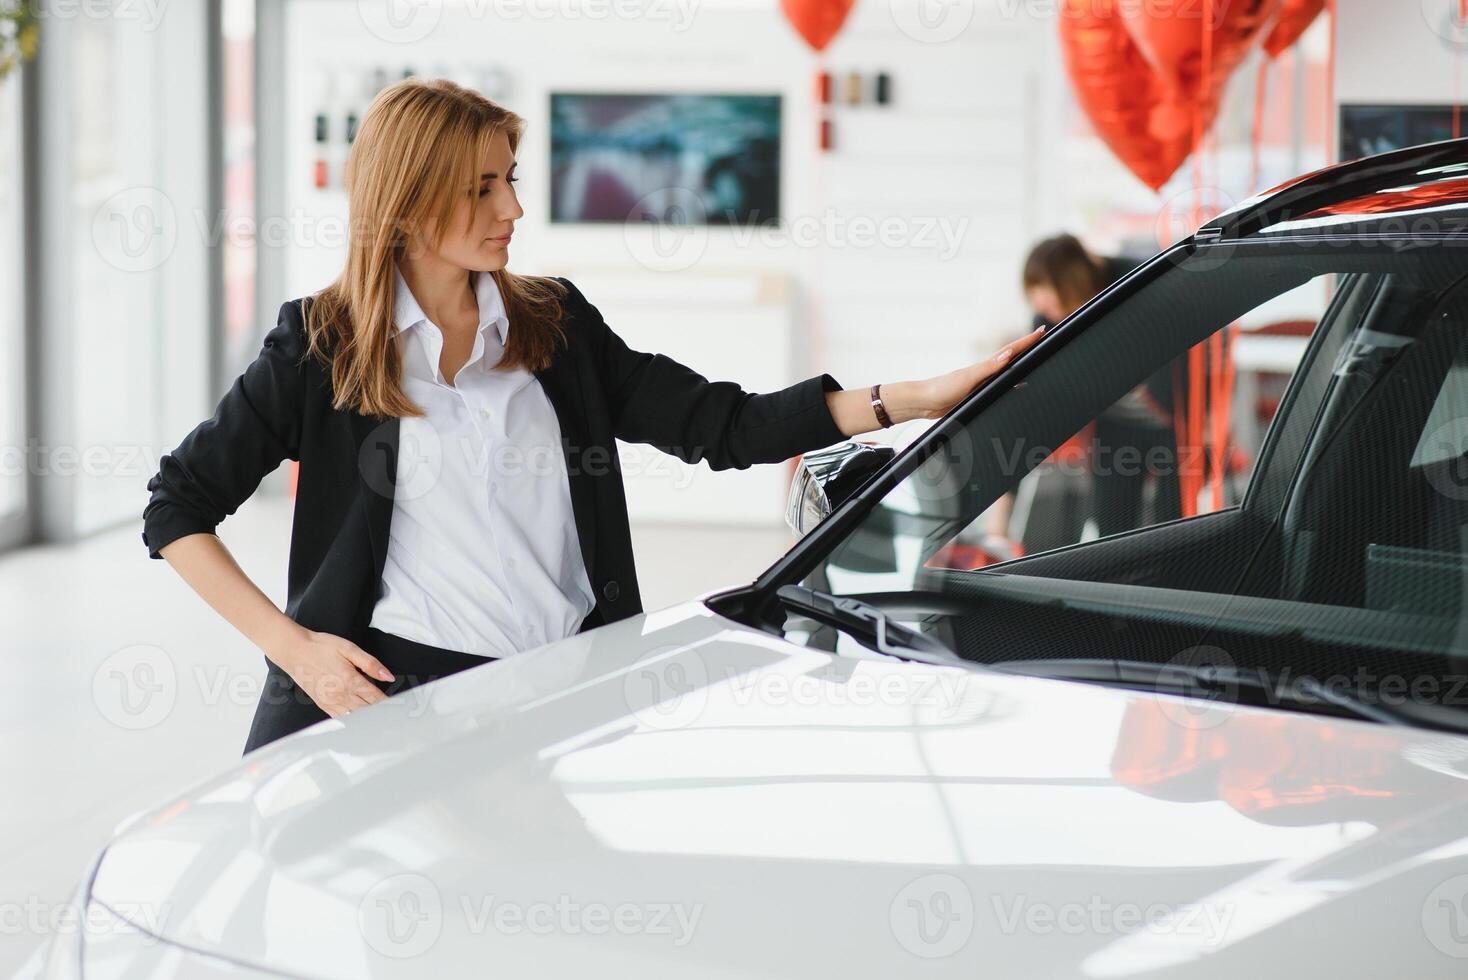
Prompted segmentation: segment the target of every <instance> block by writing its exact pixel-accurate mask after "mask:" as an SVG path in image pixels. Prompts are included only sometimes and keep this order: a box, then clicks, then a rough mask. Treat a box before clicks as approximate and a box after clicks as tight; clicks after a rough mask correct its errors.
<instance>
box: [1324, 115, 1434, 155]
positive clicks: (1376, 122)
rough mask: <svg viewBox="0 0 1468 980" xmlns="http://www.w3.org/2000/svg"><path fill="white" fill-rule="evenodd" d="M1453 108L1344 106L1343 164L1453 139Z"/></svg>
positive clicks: (1342, 120)
mask: <svg viewBox="0 0 1468 980" xmlns="http://www.w3.org/2000/svg"><path fill="white" fill-rule="evenodd" d="M1453 128H1454V127H1453V107H1452V106H1451V105H1343V106H1341V125H1340V134H1341V145H1340V153H1341V161H1342V162H1344V161H1346V160H1358V159H1360V158H1361V157H1368V156H1372V155H1374V154H1377V153H1387V152H1389V151H1391V150H1400V149H1402V148H1403V147H1406V146H1419V145H1421V144H1423V143H1437V142H1440V141H1442V140H1450V139H1452V138H1453Z"/></svg>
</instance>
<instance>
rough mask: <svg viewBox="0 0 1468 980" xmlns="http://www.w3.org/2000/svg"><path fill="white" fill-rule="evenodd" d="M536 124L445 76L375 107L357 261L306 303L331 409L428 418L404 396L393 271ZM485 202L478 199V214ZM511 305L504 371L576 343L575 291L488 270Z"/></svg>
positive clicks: (354, 176)
mask: <svg viewBox="0 0 1468 980" xmlns="http://www.w3.org/2000/svg"><path fill="white" fill-rule="evenodd" d="M524 126H525V121H524V120H523V119H522V118H521V117H520V116H518V115H516V114H515V113H513V112H511V111H510V110H508V109H506V108H503V107H502V106H499V105H496V104H495V103H494V102H492V101H490V100H489V99H486V98H485V97H484V96H482V95H480V94H479V93H477V92H474V91H471V90H470V89H467V88H464V87H463V86H460V85H456V84H454V83H453V82H451V81H448V80H446V79H432V80H422V79H416V78H410V79H405V80H403V81H401V82H398V83H396V84H394V85H390V86H388V87H387V88H385V89H383V90H382V91H381V92H379V93H378V94H377V97H376V98H375V99H373V100H372V104H371V106H369V107H368V109H367V114H366V116H365V117H364V118H363V120H362V126H361V129H360V130H359V131H358V133H357V137H356V140H355V141H354V142H353V143H352V150H351V154H350V155H349V157H348V159H347V166H346V174H345V182H346V189H347V199H348V244H347V262H346V267H345V268H344V269H343V270H342V273H341V275H340V276H338V277H337V279H336V281H335V282H333V283H332V284H331V285H329V286H327V287H326V288H325V289H322V290H321V291H320V292H318V293H316V294H314V295H313V296H312V297H311V298H310V300H309V301H308V302H307V303H306V304H305V305H306V310H305V320H306V332H307V336H308V339H309V342H310V351H311V353H312V354H313V355H314V356H316V357H317V358H318V359H319V360H320V361H321V362H322V364H323V365H326V366H327V367H328V369H329V370H330V373H331V383H332V392H333V395H332V405H333V407H335V408H338V409H345V408H351V409H354V410H356V411H357V412H359V413H361V414H363V415H372V416H375V417H378V418H384V417H399V418H401V417H403V416H407V415H422V414H424V413H423V410H422V409H421V408H420V407H419V406H418V405H417V404H415V403H414V402H413V401H412V400H411V399H410V398H408V396H407V395H406V394H405V393H404V391H403V388H402V385H401V382H400V378H401V370H402V365H401V364H400V363H399V361H400V357H399V353H398V346H397V344H396V343H394V342H393V334H394V332H395V328H394V325H393V307H394V299H395V290H396V272H395V265H394V263H395V262H396V261H397V258H398V256H399V254H400V253H401V252H402V250H403V249H404V248H405V247H406V246H407V244H408V243H409V242H410V241H411V239H412V236H413V235H414V234H415V233H417V232H418V231H419V230H420V229H422V228H423V227H424V224H425V222H427V221H429V220H431V219H434V218H436V219H438V226H437V229H436V235H435V236H434V237H435V241H434V244H435V245H436V244H437V243H438V242H441V241H442V240H443V236H444V234H445V233H446V232H447V230H448V223H449V215H450V213H451V212H452V210H453V207H454V203H455V199H456V197H457V195H458V194H459V193H460V191H461V189H462V188H465V187H478V186H479V175H478V171H479V161H480V160H481V159H483V156H484V154H485V153H486V152H487V151H488V148H489V146H490V143H491V141H492V140H493V139H494V137H495V134H496V133H497V132H499V131H500V130H503V131H504V132H505V134H506V136H507V137H508V139H509V142H510V149H511V151H514V150H516V149H518V147H519V145H520V137H521V134H522V132H523V131H524ZM478 205H479V197H478V195H477V194H471V195H470V208H471V215H472V213H473V211H474V210H477V208H478ZM488 275H491V276H493V277H494V279H495V283H496V285H498V286H499V289H500V294H501V295H502V296H503V297H504V301H505V316H506V318H507V319H508V320H509V321H510V323H512V324H513V325H514V328H513V329H512V330H510V331H509V339H508V342H507V343H506V345H505V353H504V357H503V358H502V360H501V361H500V365H501V366H503V367H523V368H526V369H527V370H538V369H540V368H543V367H545V366H546V365H548V364H549V363H550V361H551V358H552V357H553V356H554V354H555V352H556V349H557V347H558V346H559V345H560V344H561V343H562V341H563V340H564V338H565V326H564V323H563V321H562V316H563V309H562V305H561V301H562V300H563V299H564V298H565V295H566V289H565V287H564V286H563V285H562V284H561V283H559V282H557V281H556V280H554V279H550V278H547V277H543V276H521V275H516V274H514V273H511V272H510V271H508V270H507V269H499V270H496V271H494V272H490V273H488Z"/></svg>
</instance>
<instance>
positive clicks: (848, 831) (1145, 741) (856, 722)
mask: <svg viewBox="0 0 1468 980" xmlns="http://www.w3.org/2000/svg"><path fill="white" fill-rule="evenodd" d="M1460 876H1462V877H1460ZM93 896H94V897H95V898H96V899H98V900H100V901H101V902H103V903H105V904H106V905H107V906H109V907H110V908H112V909H114V910H116V911H118V912H119V913H120V914H123V915H126V916H128V917H129V918H130V919H132V920H133V921H135V922H137V923H138V924H139V925H141V926H144V927H145V928H148V929H149V930H151V931H152V932H154V933H156V934H158V935H159V936H161V937H163V938H165V939H167V940H169V941H171V942H174V943H179V944H184V945H187V946H191V947H194V948H196V949H199V950H207V951H213V952H218V953H222V954H224V955H227V956H229V957H231V958H233V959H234V960H236V961H237V962H242V963H250V964H254V965H257V966H264V967H268V968H273V969H276V970H281V971H284V972H287V973H290V974H298V975H303V976H320V977H360V976H369V975H370V976H373V977H399V976H401V977H412V978H421V977H432V976H444V977H447V976H458V975H462V974H464V973H466V972H468V971H469V970H470V969H472V970H473V972H474V973H475V974H476V975H498V976H510V977H515V976H527V975H532V974H533V975H535V976H540V977H554V978H559V977H585V976H617V977H620V976H638V977H678V978H680V980H682V978H686V977H689V976H714V977H756V976H758V977H771V976H788V977H801V978H806V977H813V976H843V977H853V976H871V977H895V976H916V975H924V976H927V975H933V976H953V977H965V978H969V980H972V978H975V977H981V976H1024V977H1060V976H1085V977H1107V976H1134V975H1146V976H1188V977H1202V976H1219V977H1224V976H1227V977H1238V976H1247V975H1249V974H1250V972H1251V971H1257V970H1260V969H1263V970H1266V971H1267V973H1268V974H1269V975H1287V974H1292V973H1296V972H1298V973H1299V974H1300V975H1312V976H1322V975H1330V976H1334V977H1343V976H1362V977H1367V976H1369V977H1382V976H1412V977H1426V976H1437V975H1443V976H1447V975H1460V974H1461V971H1462V970H1463V969H1464V968H1465V966H1468V963H1465V961H1464V960H1463V959H1460V958H1457V957H1459V956H1464V955H1468V739H1464V738H1459V737H1455V736H1451V735H1441V734H1436V733H1432V732H1427V731H1421V730H1413V729H1406V728H1388V727H1383V726H1373V725H1367V724H1364V723H1358V722H1353V721H1334V720H1330V719H1325V718H1321V717H1315V716H1308V715H1303V714H1292V713H1286V712H1280V711H1264V710H1253V709H1245V708H1234V709H1232V710H1229V709H1228V708H1227V707H1220V706H1212V707H1204V706H1203V705H1201V704H1200V703H1199V702H1192V701H1187V700H1184V699H1181V698H1173V697H1167V696H1154V695H1150V694H1141V693H1131V692H1125V691H1118V690H1112V689H1107V688H1102V687H1096V686H1090V685H1084V684H1074V683H1066V682H1060V681H1051V680H1041V679H1034V678H1022V677H1013V676H1004V675H996V674H992V673H988V672H982V671H973V672H970V671H965V670H961V669H953V668H942V667H929V666H924V665H918V664H906V663H900V662H895V661H888V660H877V659H853V658H848V657H833V656H831V655H829V654H825V653H821V652H818V651H813V650H809V649H806V648H803V647H799V646H795V645H793V644H788V643H786V642H784V641H783V640H781V639H779V638H778V637H773V636H769V635H766V634H764V633H760V632H758V631H755V630H752V629H748V628H746V627H743V626H740V625H738V624H735V623H733V622H730V621H729V620H726V619H723V618H722V617H719V616H717V615H715V614H713V613H712V612H710V611H709V610H708V609H707V608H705V607H704V606H703V605H701V604H699V603H687V604H684V605H679V606H675V607H672V608H670V609H667V610H663V611H662V612H659V613H653V614H648V615H643V616H638V617H635V618H633V619H629V620H625V621H622V622H619V623H616V624H614V625H612V626H608V627H604V628H602V629H599V630H595V631H592V632H589V633H584V634H579V635H577V636H575V637H572V638H570V639H568V640H565V641H563V642H560V643H557V644H554V645H551V646H549V647H545V648H542V649H540V650H538V651H535V652H532V653H528V654H523V655H520V656H517V657H513V658H509V659H506V660H504V661H499V662H497V663H494V664H491V665H486V666H484V667H481V668H476V669H474V670H470V671H467V672H464V673H461V674H457V675H454V676H453V677H450V678H447V679H445V680H443V681H440V682H437V683H434V684H430V685H427V686H425V687H423V688H420V689H417V690H415V691H409V692H404V693H403V694H401V695H398V696H396V697H393V698H390V699H388V700H387V701H385V702H382V703H380V704H378V705H375V706H373V707H372V708H370V709H363V710H361V711H359V712H356V713H354V714H352V715H351V716H350V717H349V718H346V719H340V720H330V721H326V722H323V723H321V724H319V725H317V726H314V727H313V728H311V729H309V730H307V731H306V732H303V733H301V734H299V735H297V736H293V737H291V738H288V739H284V740H282V741H280V742H277V743H274V744H272V745H270V746H267V747H266V748H264V749H262V750H260V751H258V752H256V753H253V754H252V755H250V756H248V757H246V759H245V760H243V762H242V763H241V764H240V765H239V767H238V768H236V769H235V770H233V771H231V772H229V773H227V774H226V775H224V776H221V777H219V778H217V779H214V780H212V781H210V782H209V783H207V784H205V785H202V786H200V787H198V788H197V789H196V790H194V791H193V792H191V793H188V794H186V795H185V796H184V797H182V798H180V799H179V800H177V801H175V802H173V803H171V804H169V805H167V806H165V807H163V808H160V809H159V810H157V811H155V812H153V813H150V814H146V815H144V816H142V817H140V818H138V819H136V820H134V821H132V822H131V823H130V824H129V825H128V826H127V827H126V828H125V829H124V830H123V831H122V832H121V833H120V834H119V836H118V837H117V839H116V840H114V841H113V843H112V844H111V845H110V846H109V848H108V849H107V851H106V853H105V855H104V857H103V859H102V862H101V865H100V868H99V870H98V873H97V877H96V880H95V883H94V889H93Z"/></svg>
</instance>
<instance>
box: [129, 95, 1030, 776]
mask: <svg viewBox="0 0 1468 980" xmlns="http://www.w3.org/2000/svg"><path fill="white" fill-rule="evenodd" d="M523 127H524V121H523V120H522V119H521V118H520V117H519V116H517V115H516V114H515V113H513V112H511V111H509V110H508V109H505V108H502V107H501V106H498V105H496V104H495V103H493V102H491V101H490V100H488V99H486V98H484V97H483V96H480V95H479V94H477V93H475V92H473V91H470V90H468V89H465V88H462V87H460V86H458V85H455V84H453V83H451V82H448V81H444V80H432V81H425V80H418V79H409V80H406V81H403V82H399V83H398V84H396V85H393V86H390V87H389V88H386V89H384V90H383V91H382V92H381V93H379V94H378V96H377V97H376V98H375V99H374V100H373V102H372V105H371V107H370V108H369V109H368V111H367V113H366V116H365V118H364V119H363V122H362V126H361V129H360V132H359V133H358V135H357V139H356V141H355V143H354V144H353V146H352V151H351V156H350V159H349V161H348V164H347V174H346V183H347V194H348V199H349V229H350V234H349V236H348V238H349V246H348V251H347V257H346V266H345V268H344V269H343V270H342V272H341V275H340V276H339V277H338V278H337V280H336V281H335V282H333V283H332V284H331V285H329V286H327V287H326V288H325V289H322V290H321V291H319V292H317V293H315V294H314V295H311V296H309V297H303V298H301V299H295V300H291V301H289V302H287V303H285V304H284V305H282V306H281V309H280V318H279V323H278V324H277V326H276V327H275V328H274V329H272V330H271V331H270V332H269V334H267V335H266V337H265V340H264V344H263V346H262V348H261V350H260V353H259V356H258V357H257V359H256V360H255V361H254V362H253V363H252V364H251V365H250V366H249V367H248V368H247V369H246V370H245V372H244V373H243V374H242V375H241V376H240V377H239V378H238V379H236V380H235V382H234V383H233V385H232V386H231V387H230V389H229V391H228V392H227V393H226V394H225V395H224V397H223V399H222V400H221V401H220V403H219V405H218V407H217V409H216V410H215V412H214V415H213V417H212V418H210V419H207V420H205V421H204V422H202V423H200V424H199V425H198V426H197V427H196V428H195V429H194V430H193V431H192V432H190V433H189V434H188V435H187V436H185V437H184V439H183V441H182V442H181V443H180V444H179V445H178V447H177V448H176V449H174V450H173V451H172V452H171V453H168V454H166V455H164V456H163V457H162V459H161V460H160V465H159V470H158V473H157V475H155V476H154V477H153V478H152V479H151V480H150V481H149V483H148V489H149V490H150V491H151V492H152V497H151V499H150V500H149V502H148V504H147V507H146V508H145V510H144V512H143V535H142V536H143V541H144V543H145V544H146V545H147V547H148V553H149V555H150V557H152V558H164V559H167V560H168V562H169V563H170V564H171V565H172V566H173V567H174V568H175V569H176V570H177V571H178V573H179V574H180V575H181V576H182V577H183V578H184V579H185V581H187V582H188V584H189V585H190V586H191V587H192V588H193V589H194V590H195V591H196V592H198V594H199V595H200V596H201V597H202V598H203V599H204V601H205V602H207V603H209V605H210V606H212V607H213V608H214V609H215V610H216V611H218V612H219V614H220V615H221V616H223V617H224V618H225V619H226V620H227V621H228V622H229V623H230V624H231V625H233V626H234V627H235V628H237V629H238V630H239V631H240V632H241V633H243V634H244V635H245V636H246V637H247V638H248V639H249V640H250V641H251V642H252V643H254V644H255V645H256V646H258V647H259V648H260V649H261V650H262V651H263V652H264V654H265V659H266V665H267V675H266V682H265V687H264V689H263V691H262V693H261V696H260V701H259V704H258V706H257V708H256V712H255V718H254V721H253V724H252V725H251V729H250V733H249V736H248V738H247V740H246V744H245V751H246V752H249V751H251V750H252V749H255V748H258V747H259V746H261V745H264V744H266V743H268V742H270V741H273V740H274V739H277V738H280V737H281V736H283V735H286V734H289V733H291V732H294V731H297V730H299V729H301V728H304V727H306V726H307V725H310V724H312V723H314V722H316V721H319V720H322V719H324V718H327V717H338V716H341V715H344V714H347V713H348V712H351V711H354V710H356V709H357V708H360V707H362V706H363V705H367V704H372V703H373V702H375V701H380V700H382V699H383V698H384V697H387V696H388V695H390V694H393V693H396V692H397V691H399V690H403V689H405V688H408V687H412V686H414V685H417V684H421V683H424V682H426V681H429V680H432V679H434V678H437V677H441V676H444V675H446V674H451V673H454V672H456V671H459V670H463V669H465V668H467V667H470V666H474V665H476V664H480V663H485V662H487V661H489V660H492V659H495V658H499V657H505V656H510V655H512V654H515V653H517V652H519V651H522V650H526V649H529V648H532V647H538V646H541V645H543V644H546V643H551V642H554V641H556V640H559V639H562V638H564V637H567V636H570V635H572V634H574V633H577V632H580V631H581V630H585V629H589V628H591V627H593V626H597V625H601V624H604V623H610V622H613V621H615V620H619V619H624V618H626V617H628V616H632V615H634V614H636V613H638V612H640V611H641V599H640V597H639V595H638V589H637V575H636V571H635V569H634V565H633V555H632V544H631V537H630V534H629V531H628V523H627V508H626V500H625V497H624V495H623V487H622V479H621V473H620V471H619V469H618V464H617V453H616V445H615V440H616V439H623V440H626V441H629V442H638V443H646V444H649V445H652V446H655V447H657V448H659V449H661V450H663V451H665V452H668V453H672V454H674V455H676V456H678V457H680V458H682V459H684V460H687V461H690V462H697V461H700V460H702V461H705V462H707V463H708V465H709V466H710V467H712V468H714V469H725V468H730V467H733V468H744V467H747V466H750V465H752V464H755V463H773V462H779V461H781V460H785V459H788V458H790V457H792V456H795V455H798V454H800V453H803V452H805V451H807V450H810V449H815V448H818V447H821V446H825V445H829V444H831V443H833V442H838V441H840V440H841V439H843V438H845V437H847V436H852V435H856V434H858V433H861V432H867V431H871V430H873V429H875V428H877V427H878V426H879V425H882V424H884V423H885V424H890V422H892V421H901V420H903V419H909V418H934V417H937V416H939V415H942V414H943V413H944V412H946V411H947V410H948V409H949V408H950V407H951V406H952V405H954V404H955V403H956V402H958V401H959V400H960V399H962V398H963V397H964V396H965V395H967V394H968V393H969V392H970V391H972V390H973V389H974V388H975V387H976V386H977V385H978V384H979V383H980V382H982V381H984V380H985V379H986V378H988V377H989V376H991V375H992V374H993V373H995V371H997V370H998V367H999V365H1000V364H1001V363H1002V362H1003V360H1004V359H1007V358H1008V357H1009V356H1010V355H1011V354H1013V353H1014V352H1016V351H1018V350H1019V349H1021V348H1022V347H1023V346H1028V344H1029V343H1032V342H1033V340H1034V339H1035V338H1037V337H1038V336H1039V334H1038V332H1036V333H1035V334H1033V335H1032V336H1031V337H1028V338H1026V339H1025V340H1024V341H1021V342H1017V343H1016V344H1014V345H1011V346H1010V347H1009V348H1006V349H1004V350H1003V351H1001V352H1000V353H998V354H996V355H995V356H994V357H992V358H989V359H987V360H985V361H982V362H980V363H978V364H974V365H971V366H968V367H964V368H961V369H959V370H956V371H951V372H948V373H946V374H941V375H938V376H936V377H932V378H928V379H925V380H919V381H899V382H895V383H891V384H883V385H880V386H874V390H867V389H862V390H852V391H846V390H843V389H842V388H841V386H840V385H839V384H837V383H836V381H835V380H834V379H833V378H832V377H831V376H830V375H828V374H823V375H820V376H818V377H812V378H809V379H807V380H804V381H801V382H799V383H797V384H794V385H792V386H790V387H788V388H784V389H782V390H779V391H774V392H770V393H750V392H746V391H744V390H742V389H741V388H740V387H739V386H738V385H737V384H735V383H733V382H728V381H709V380H707V379H706V378H705V377H703V376H702V375H700V374H698V373H697V372H695V371H693V370H692V369H690V368H688V367H685V366H684V365H682V364H679V363H677V362H676V361H674V360H672V359H670V358H668V357H666V356H664V355H661V354H654V353H642V352H639V351H636V350H632V349H630V348H629V347H628V346H627V345H626V344H625V343H623V342H622V340H621V338H619V337H618V336H617V335H616V334H615V333H614V332H613V331H612V330H611V329H610V328H609V327H608V326H607V324H606V323H605V322H604V321H603V319H602V316H601V314H600V313H599V312H598V311H597V308H596V307H595V306H593V305H592V304H591V303H590V302H589V301H588V300H587V298H586V297H585V296H583V295H582V294H581V292H580V291H579V290H578V289H577V288H576V287H575V286H574V285H573V284H572V283H570V282H569V281H567V280H565V279H558V278H548V277H542V276H530V275H518V274H515V273H511V272H510V271H508V269H506V262H507V261H508V259H509V255H510V248H511V241H512V234H513V232H514V229H515V222H516V221H517V220H518V219H519V218H520V217H521V216H522V215H523V214H524V211H523V210H522V209H521V207H520V202H519V200H518V197H517V194H516V187H515V183H516V181H517V180H518V179H519V177H518V176H517V174H516V163H515V154H516V151H517V150H518V148H519V145H520V140H521V133H522V131H523ZM879 413H882V415H883V416H885V417H879ZM282 459H293V460H298V461H299V462H300V473H299V481H298V484H297V489H296V502H295V519H294V526H293V530H292V534H291V542H290V558H289V570H288V596H287V601H286V606H285V609H284V611H282V610H280V609H278V608H276V606H275V605H274V604H273V603H272V602H271V601H270V600H269V599H268V598H267V597H266V596H265V595H264V593H262V592H261V591H260V590H259V588H257V587H256V586H255V584H254V583H253V582H251V581H250V579H249V578H248V577H246V575H245V574H244V573H243V572H242V571H241V569H240V568H239V566H238V565H237V564H236V563H235V562H234V560H233V558H232V557H231V556H230V553H229V551H228V550H227V549H226V548H225V547H224V545H223V544H222V543H221V542H220V540H219V539H218V538H217V537H216V536H215V534H214V533H213V532H214V530H215V528H216V527H217V526H218V524H219V523H220V522H221V521H222V520H223V519H224V518H225V516H227V515H229V514H232V513H233V512H234V511H235V509H236V508H237V507H238V506H239V505H240V504H241V503H242V502H244V500H245V499H246V498H248V497H249V496H250V494H252V493H253V492H254V491H255V488H256V487H257V486H258V485H259V483H260V480H261V478H262V477H263V476H264V475H265V474H266V473H268V472H270V471H271V470H273V469H274V468H275V467H276V466H277V465H279V463H280V461H281V460H282Z"/></svg>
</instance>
